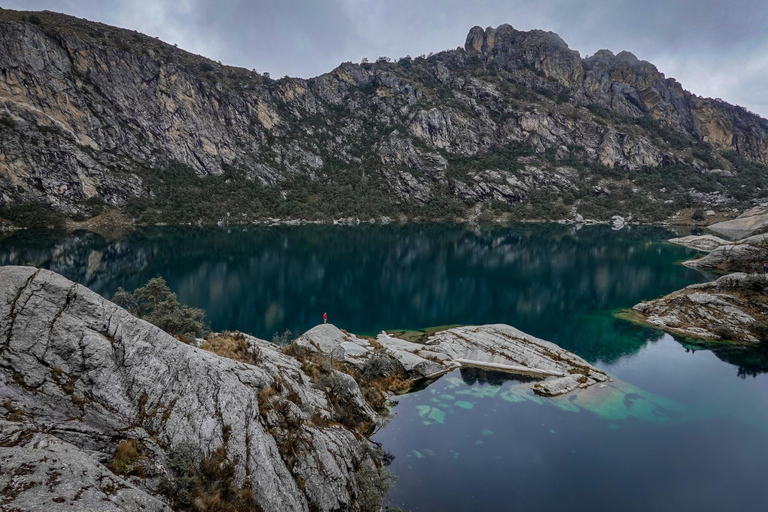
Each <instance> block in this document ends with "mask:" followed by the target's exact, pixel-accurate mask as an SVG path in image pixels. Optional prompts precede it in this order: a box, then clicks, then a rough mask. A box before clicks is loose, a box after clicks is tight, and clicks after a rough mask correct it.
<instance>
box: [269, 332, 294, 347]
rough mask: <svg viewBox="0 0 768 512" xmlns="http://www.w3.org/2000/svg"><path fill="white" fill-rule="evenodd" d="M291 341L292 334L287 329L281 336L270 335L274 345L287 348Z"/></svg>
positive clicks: (276, 334)
mask: <svg viewBox="0 0 768 512" xmlns="http://www.w3.org/2000/svg"><path fill="white" fill-rule="evenodd" d="M292 339H293V333H292V332H291V331H290V330H289V329H286V330H285V332H284V333H283V334H278V333H275V334H273V335H272V343H274V344H275V345H280V346H288V345H290V344H291V341H292Z"/></svg>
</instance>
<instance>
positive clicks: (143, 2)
mask: <svg viewBox="0 0 768 512" xmlns="http://www.w3.org/2000/svg"><path fill="white" fill-rule="evenodd" d="M0 1H1V2H2V6H3V7H6V8H11V9H26V10H41V9H49V10H53V11H59V12H65V13H67V14H72V15H74V16H78V17H82V18H88V19H91V20H96V21H101V22H104V23H108V24H110V25H117V26H121V27H126V28H131V29H135V30H138V31H140V32H144V33H147V34H149V35H152V36H159V37H160V38H161V39H162V40H164V41H167V42H169V43H176V44H178V45H179V46H180V47H182V48H185V49H186V50H189V51H192V52H195V53H199V54H202V55H205V56H207V57H210V58H212V59H214V60H219V61H221V62H223V63H226V64H232V65H237V66H243V67H246V68H256V69H257V70H259V71H269V72H270V73H272V76H275V77H277V76H283V75H286V74H287V75H291V76H301V77H310V76H316V75H318V74H321V73H324V72H327V71H330V70H331V69H333V68H334V67H335V66H337V65H338V64H339V63H341V62H343V61H347V60H351V61H355V62H359V61H360V60H361V59H362V58H363V57H368V58H370V59H375V58H376V57H379V56H382V55H386V56H389V57H400V56H404V55H408V54H410V55H419V54H422V53H429V52H432V51H439V50H444V49H448V48H455V47H457V46H461V45H462V44H463V43H464V37H465V36H466V33H467V31H468V30H469V29H470V28H471V27H472V26H474V25H481V26H498V25H500V24H502V23H510V24H511V25H512V26H514V27H515V28H518V29H521V30H529V29H532V28H541V29H545V30H552V31H554V32H557V33H559V34H560V36H561V37H562V38H563V39H564V40H565V41H566V42H568V44H569V45H570V46H571V48H574V49H576V50H579V51H580V52H581V54H582V55H587V54H592V53H594V52H595V51H597V50H599V49H601V48H607V49H610V50H612V51H614V52H616V53H618V52H619V51H621V50H628V51H631V52H633V53H635V54H636V55H637V56H638V57H639V58H641V59H645V60H648V61H650V62H653V63H654V64H656V65H657V66H658V67H659V69H660V70H661V71H662V72H664V73H665V74H666V75H667V76H673V77H675V78H677V79H678V80H679V81H680V82H681V83H682V84H683V86H684V87H685V88H687V89H689V90H691V91H693V92H694V93H696V94H700V95H703V96H712V97H720V98H723V99H725V100H726V101H729V102H731V103H736V104H739V105H743V106H745V107H747V108H749V109H750V110H753V111H755V112H758V113H760V114H762V115H763V116H766V115H768V30H766V28H768V3H767V2H765V0H710V1H705V0H642V1H638V0H581V1H576V0H538V1H536V0H475V1H472V2H468V1H467V0H440V1H426V0H277V1H275V0H271V1H265V0H251V1H248V0H228V1H211V0H133V1H129V0H126V1H120V0H0Z"/></svg>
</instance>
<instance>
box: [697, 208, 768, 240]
mask: <svg viewBox="0 0 768 512" xmlns="http://www.w3.org/2000/svg"><path fill="white" fill-rule="evenodd" d="M708 229H711V230H712V231H714V232H716V233H720V234H721V235H725V236H727V237H730V238H744V237H748V236H751V235H754V234H756V233H759V232H761V231H763V230H765V229H768V207H765V206H759V207H756V208H752V209H751V210H747V211H746V212H744V213H742V214H741V215H739V216H738V217H736V218H735V219H732V220H726V221H725V222H718V223H717V224H712V225H711V226H708Z"/></svg>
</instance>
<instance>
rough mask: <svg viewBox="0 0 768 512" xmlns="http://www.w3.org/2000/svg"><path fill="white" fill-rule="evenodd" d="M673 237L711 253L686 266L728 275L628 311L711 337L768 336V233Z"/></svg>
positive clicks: (742, 339) (749, 339) (754, 339)
mask: <svg viewBox="0 0 768 512" xmlns="http://www.w3.org/2000/svg"><path fill="white" fill-rule="evenodd" d="M670 242H671V243H674V244H677V245H682V246H685V247H689V248H693V249H697V250H700V251H704V252H708V254H706V255H705V256H703V257H701V258H698V259H694V260H689V261H685V262H683V264H684V265H685V266H687V267H690V268H695V269H699V270H708V271H713V272H719V273H726V275H724V276H723V277H720V278H719V279H717V280H716V281H712V282H708V283H702V284H694V285H691V286H687V287H686V288H683V289H682V290H678V291H676V292H673V293H671V294H669V295H665V296H663V297H660V298H658V299H655V300H652V301H648V302H642V303H640V304H637V305H635V306H634V307H633V308H632V310H631V311H630V312H625V313H623V316H624V317H625V318H627V319H629V320H636V321H639V322H641V323H644V324H647V325H650V326H653V327H656V328H659V329H662V330H664V331H668V332H670V333H673V334H678V335H681V336H686V337H690V338H696V339H700V340H705V341H728V342H739V343H764V342H766V341H768V339H766V338H768V274H766V272H765V271H764V265H766V264H768V235H755V236H751V237H748V238H744V239H741V240H736V241H727V240H723V239H721V238H719V237H716V236H712V235H701V236H688V237H683V238H674V239H672V240H670Z"/></svg>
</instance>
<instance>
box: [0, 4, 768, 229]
mask: <svg viewBox="0 0 768 512" xmlns="http://www.w3.org/2000/svg"><path fill="white" fill-rule="evenodd" d="M24 16H25V14H23V13H18V12H15V11H10V10H3V11H2V13H0V68H2V69H3V70H5V72H4V73H3V74H2V77H1V78H0V105H2V109H0V110H2V114H1V115H0V119H1V120H2V123H3V130H2V131H0V148H2V151H1V152H0V153H2V159H0V205H11V204H17V203H28V202H31V201H44V202H47V203H49V204H51V205H53V206H54V207H55V208H56V209H58V210H60V211H63V212H66V213H70V214H74V213H82V212H87V211H89V210H88V208H87V206H86V203H85V202H86V201H88V200H97V202H98V200H102V201H104V202H106V203H107V204H109V205H116V206H122V205H125V204H126V203H127V202H128V201H130V200H131V199H134V198H137V197H141V198H146V199H151V198H152V197H153V192H155V190H154V188H153V187H157V186H158V185H156V184H155V183H154V182H153V180H152V179H151V173H161V172H163V169H164V167H165V166H166V164H168V163H169V162H180V163H183V164H186V165H187V166H189V167H190V168H191V169H192V170H193V171H194V172H195V173H196V174H197V175H198V176H201V177H205V176H218V175H221V174H222V173H224V172H225V169H226V168H227V166H234V167H236V168H239V169H242V170H243V172H244V173H245V174H246V175H247V178H248V179H249V180H251V182H252V183H253V184H254V186H256V184H260V185H275V186H277V187H278V188H280V189H282V190H285V189H286V188H287V187H288V185H289V184H290V182H291V181H292V180H295V179H296V178H297V177H299V176H303V177H306V178H308V179H309V180H310V181H313V180H318V179H320V178H322V177H323V176H325V175H326V174H328V173H330V172H335V170H336V169H342V170H347V171H349V170H358V169H360V168H361V165H362V164H365V166H364V169H365V177H366V179H367V180H368V184H369V186H374V185H375V186H376V187H379V188H380V189H381V191H382V193H386V194H391V195H392V197H393V198H397V200H398V201H399V202H401V203H409V204H416V205H419V204H422V203H425V202H428V201H430V200H431V199H433V198H435V197H437V196H450V197H458V198H460V199H465V200H474V201H478V202H483V203H490V202H492V201H497V200H502V201H506V202H508V203H513V202H518V201H521V200H525V199H526V198H527V197H528V196H529V195H530V191H531V186H532V185H533V186H534V187H538V186H541V184H544V186H546V187H547V188H548V189H551V190H553V191H554V192H555V193H557V194H561V195H562V194H567V193H569V192H570V191H572V190H573V187H577V186H578V185H579V183H578V180H576V179H574V178H573V177H569V176H567V175H566V176H563V173H561V172H560V171H559V170H558V168H559V167H561V165H560V164H559V163H553V162H551V161H550V160H549V159H545V158H538V159H537V162H536V165H533V167H534V168H535V170H530V169H528V167H526V166H513V165H512V164H511V163H506V164H489V165H487V166H484V167H485V168H481V169H466V168H462V169H463V171H467V172H463V174H466V175H462V173H456V169H457V168H459V167H461V165H458V164H456V162H451V161H450V159H449V158H447V157H446V155H447V156H450V157H451V158H452V159H456V158H463V157H474V156H478V155H484V154H491V153H493V151H498V150H499V148H504V147H505V146H507V145H509V144H510V143H519V144H522V145H523V146H525V147H528V148H530V149H531V150H532V151H533V152H534V153H535V154H536V155H539V156H542V155H544V154H545V152H546V151H547V150H551V151H552V152H553V153H554V154H555V155H557V159H558V160H565V159H568V158H569V157H574V154H576V155H577V156H576V158H578V159H580V160H582V161H583V162H584V163H588V164H595V163H600V164H602V165H605V166H608V167H620V168H625V169H633V170H637V169H641V168H642V167H644V166H660V165H665V164H672V163H682V162H683V160H682V157H681V156H680V154H679V153H678V152H676V151H674V150H673V148H671V147H670V146H668V145H666V144H664V143H663V142H659V141H657V140H656V139H655V137H654V136H653V135H652V134H651V133H649V132H648V131H647V130H645V129H643V128H641V127H639V126H634V127H632V128H628V127H627V126H626V125H623V124H621V123H613V122H608V123H606V120H604V119H599V117H600V116H596V115H592V114H591V113H590V111H589V110H588V109H587V107H599V108H602V109H606V111H607V112H609V113H610V114H611V115H615V116H623V117H624V118H628V119H638V118H641V117H648V118H652V119H654V120H658V121H659V122H661V123H662V124H663V125H665V126H667V127H670V128H671V129H672V130H674V131H676V132H677V133H678V134H679V135H681V136H682V137H683V138H686V139H690V140H691V141H694V140H696V141H702V142H705V143H708V144H710V145H711V146H712V147H713V148H716V149H718V150H733V151H736V152H738V153H740V154H741V155H743V156H744V157H746V158H748V159H751V160H754V161H758V162H763V163H765V162H768V123H767V122H766V121H765V120H764V119H761V118H759V117H758V116H756V115H753V114H750V113H748V112H746V111H745V110H744V109H741V108H738V107H734V106H731V105H728V104H726V103H723V102H719V101H715V100H710V99H704V98H698V97H696V96H694V95H692V94H690V93H689V92H687V91H685V90H683V88H682V86H681V85H680V84H679V83H677V82H676V81H675V80H674V79H672V78H666V77H665V76H664V75H663V74H662V73H660V72H659V71H658V70H657V69H656V67H655V66H653V65H652V64H650V63H648V62H645V61H640V60H638V59H637V58H636V57H635V56H634V55H632V54H631V53H628V52H621V53H619V54H618V55H614V54H613V53H612V52H610V51H607V50H601V51H599V52H597V53H596V54H595V55H593V56H591V57H589V58H586V59H582V58H581V56H580V55H579V54H578V52H576V51H573V50H571V49H569V48H568V46H567V44H566V43H565V42H564V41H563V40H562V39H561V38H560V37H559V36H558V35H557V34H554V33H552V32H544V31H541V30H533V31H529V32H524V31H518V30H515V29H514V28H513V27H511V26H509V25H501V26H499V27H497V28H495V29H494V28H490V27H489V28H487V29H482V28H480V27H474V28H473V29H472V30H471V31H470V33H469V35H468V37H467V40H466V44H465V46H464V48H459V49H456V50H449V51H445V52H440V53H438V54H437V55H435V56H433V57H430V58H429V59H403V60H402V62H398V63H390V62H377V63H372V64H360V65H358V64H352V63H344V64H342V65H340V66H339V67H338V68H336V69H335V70H333V71H331V72H329V73H327V74H324V75H321V76H319V77H316V78H312V79H309V80H303V79H293V78H284V79H280V80H272V79H270V78H268V77H265V76H263V75H261V74H259V73H256V72H253V71H249V70H245V69H241V68H234V67H228V66H223V65H221V64H219V63H216V62H213V61H209V60H207V59H204V58H201V57H198V56H194V55H191V54H188V53H186V52H184V51H182V50H179V49H176V48H174V47H172V46H170V45H168V44H165V43H163V42H161V41H157V40H155V39H153V38H150V37H147V36H144V35H141V34H138V33H135V32H132V31H127V30H121V29H116V28H113V27H108V26H105V25H102V24H97V23H91V22H88V21H84V20H79V19H77V18H72V17H69V16H64V15H60V14H55V13H48V12H42V13H36V16H38V17H39V19H40V20H41V23H40V24H32V23H30V22H28V21H27V20H26V19H25V17H24ZM416 63H418V66H417V67H415V66H416ZM560 96H562V97H563V98H565V99H567V101H565V102H563V101H555V100H554V99H553V98H556V97H557V98H559V97H560ZM569 148H570V149H569ZM574 148H583V150H581V151H580V152H577V153H574ZM361 154H362V155H371V158H370V159H368V160H366V161H365V162H363V158H361V156H360V155H361ZM330 160H333V162H330ZM696 165H700V166H701V165H703V164H701V163H697V164H696ZM510 167H514V168H510ZM137 168H143V169H147V171H146V172H137V171H136V169H137ZM451 171H452V172H451ZM469 171H471V172H469ZM563 179H564V181H565V183H563ZM278 192H279V190H278ZM647 200H650V201H652V200H653V197H652V194H649V196H648V198H647Z"/></svg>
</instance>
